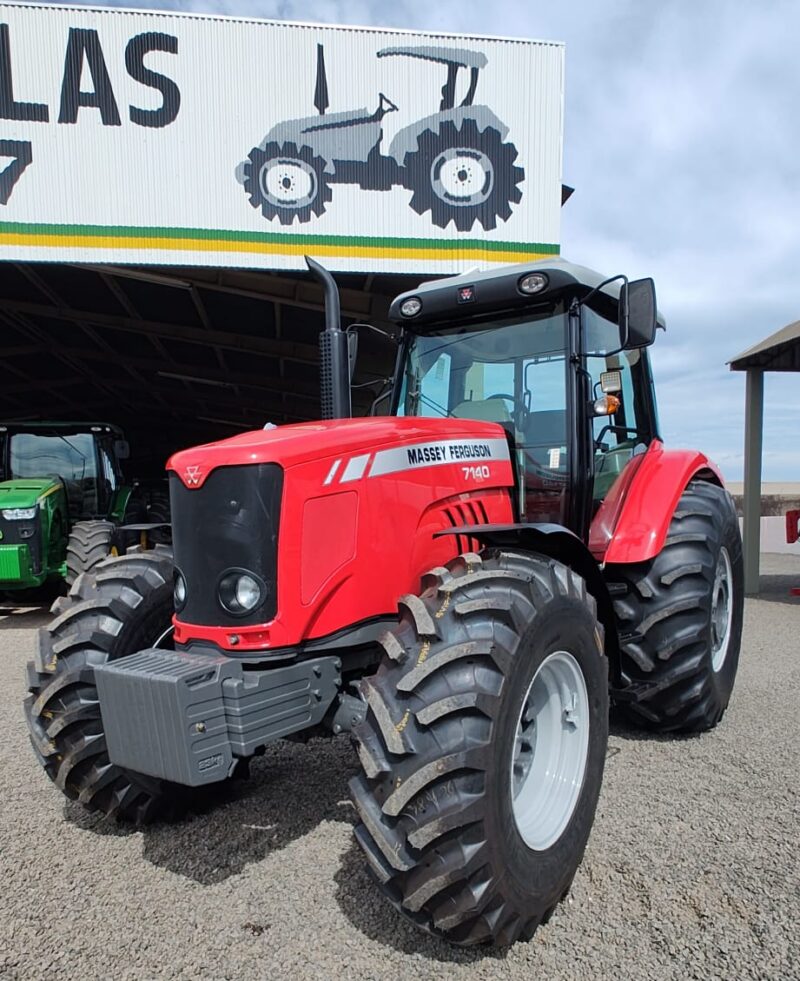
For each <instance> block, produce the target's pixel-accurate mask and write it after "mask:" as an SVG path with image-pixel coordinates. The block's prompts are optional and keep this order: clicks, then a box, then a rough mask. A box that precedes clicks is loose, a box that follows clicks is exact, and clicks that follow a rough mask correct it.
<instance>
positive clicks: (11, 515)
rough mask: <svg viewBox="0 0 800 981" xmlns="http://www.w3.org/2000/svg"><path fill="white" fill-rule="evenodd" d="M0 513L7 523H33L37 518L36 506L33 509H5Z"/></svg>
mask: <svg viewBox="0 0 800 981" xmlns="http://www.w3.org/2000/svg"><path fill="white" fill-rule="evenodd" d="M0 513H2V515H3V517H4V518H5V519H6V520H7V521H33V519H34V518H35V517H36V505H35V504H34V506H33V507H32V508H5V509H4V510H3V511H2V512H0Z"/></svg>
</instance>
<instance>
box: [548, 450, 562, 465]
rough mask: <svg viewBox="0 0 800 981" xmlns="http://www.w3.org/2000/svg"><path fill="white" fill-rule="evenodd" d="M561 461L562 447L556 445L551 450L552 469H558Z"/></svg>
mask: <svg viewBox="0 0 800 981" xmlns="http://www.w3.org/2000/svg"><path fill="white" fill-rule="evenodd" d="M560 463H561V449H560V447H558V446H556V447H554V448H553V449H552V450H550V469H551V470H557V469H558V465H559V464H560Z"/></svg>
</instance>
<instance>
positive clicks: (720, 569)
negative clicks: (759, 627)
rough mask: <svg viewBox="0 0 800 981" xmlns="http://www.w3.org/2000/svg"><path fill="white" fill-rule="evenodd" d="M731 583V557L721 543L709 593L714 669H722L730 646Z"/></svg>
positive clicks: (712, 662)
mask: <svg viewBox="0 0 800 981" xmlns="http://www.w3.org/2000/svg"><path fill="white" fill-rule="evenodd" d="M732 584H733V572H732V570H731V558H730V556H729V555H728V550H727V549H726V548H725V546H724V545H723V547H722V548H721V549H720V550H719V557H718V558H717V569H716V572H715V573H714V590H713V592H712V594H711V666H712V668H713V669H714V670H715V671H721V670H722V665H723V664H724V663H725V659H726V658H727V656H728V649H729V647H730V646H731V619H732V614H733V603H732V602H731V600H732V597H731V589H732Z"/></svg>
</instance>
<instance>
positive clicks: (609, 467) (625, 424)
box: [586, 351, 651, 502]
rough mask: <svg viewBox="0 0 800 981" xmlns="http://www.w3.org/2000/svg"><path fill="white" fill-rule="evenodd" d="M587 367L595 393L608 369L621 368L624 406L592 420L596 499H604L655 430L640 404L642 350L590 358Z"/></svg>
mask: <svg viewBox="0 0 800 981" xmlns="http://www.w3.org/2000/svg"><path fill="white" fill-rule="evenodd" d="M586 367H587V370H588V371H589V374H590V375H591V378H592V384H593V386H594V397H595V398H599V397H600V395H602V392H601V390H600V375H601V373H602V372H604V371H619V373H620V376H621V382H622V388H621V390H620V391H619V392H616V393H614V394H616V396H617V398H619V400H620V408H619V410H618V411H617V412H616V413H615V414H614V415H613V416H597V417H595V418H594V419H593V421H592V435H593V438H594V446H595V458H594V466H595V477H594V500H595V501H596V502H600V501H602V500H603V499H604V498H605V496H606V495H607V494H608V492H609V490H611V487H612V486H613V484H614V482H615V481H616V479H617V477H618V476H619V475H620V474H621V473H622V471H623V470H624V468H625V465H626V464H627V463H628V461H629V460H630V459H631V458H632V457H633V455H634V454H635V453H639V452H642V451H643V449H644V448H645V447H646V446H647V444H648V443H649V442H650V436H651V434H650V433H649V431H648V428H647V420H646V418H645V413H644V411H642V408H643V407H642V406H641V405H640V404H637V392H642V391H644V384H643V375H642V364H641V353H640V352H639V351H622V352H621V353H620V354H615V355H612V356H610V357H607V358H603V357H595V358H587V364H586Z"/></svg>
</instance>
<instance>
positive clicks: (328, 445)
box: [168, 418, 514, 653]
mask: <svg viewBox="0 0 800 981" xmlns="http://www.w3.org/2000/svg"><path fill="white" fill-rule="evenodd" d="M504 438H505V437H504V432H503V429H502V427H501V426H498V425H496V424H495V423H486V422H475V421H473V420H466V419H463V420H462V419H435V420H431V419H418V418H415V419H410V418H409V419H404V418H371V419H353V420H337V421H334V422H319V423H307V424H306V423H303V424H299V425H296V426H282V427H279V428H277V429H273V430H267V431H264V432H256V433H245V434H244V435H242V436H234V437H233V438H232V439H228V440H225V441H224V442H221V443H212V444H209V445H206V446H200V447H196V448H195V449H191V450H183V451H181V452H180V453H176V454H175V455H174V456H173V457H172V458H171V459H170V461H169V463H168V467H169V468H170V469H172V470H174V471H175V472H176V473H178V474H179V475H180V476H181V479H182V480H184V483H186V484H187V486H189V487H201V486H202V484H203V482H204V481H205V479H206V478H207V477H208V474H209V473H210V472H211V471H212V470H213V469H215V468H216V467H220V466H235V465H238V464H250V463H279V464H280V465H281V466H282V467H283V468H284V483H283V498H282V504H281V517H280V529H279V534H278V577H277V582H278V610H277V614H276V616H275V618H274V620H272V621H271V622H270V623H268V624H261V625H257V626H253V627H243V628H237V627H232V626H228V627H199V626H195V625H191V624H185V623H182V622H181V621H180V619H179V618H178V617H176V618H175V621H174V622H175V640H176V642H177V643H179V644H185V643H188V642H189V641H190V640H207V641H212V642H213V643H215V644H218V645H219V646H220V647H222V648H224V649H228V650H236V651H240V652H242V653H244V652H246V651H255V650H264V649H268V648H276V647H284V646H290V645H295V644H299V643H300V642H301V641H303V640H306V639H312V638H315V637H322V636H326V635H327V634H331V633H335V632H336V631H338V630H341V629H343V628H345V627H348V626H351V625H352V624H354V623H357V622H359V621H361V620H365V619H368V618H370V617H376V616H382V615H387V614H392V613H394V612H395V610H396V609H397V599H398V597H399V596H401V595H403V594H404V593H409V592H417V591H418V590H419V586H420V578H421V576H422V575H423V574H424V573H425V572H427V571H428V569H430V568H431V567H433V566H436V565H442V564H443V563H445V562H447V561H448V560H449V559H451V558H453V557H454V556H455V555H456V554H457V551H458V545H457V541H456V539H455V537H454V536H452V535H446V536H443V537H441V538H434V535H435V533H436V532H438V531H442V530H443V529H446V528H449V527H452V522H451V520H450V518H448V516H447V513H446V511H447V508H448V507H450V508H454V507H456V506H457V505H459V504H464V503H465V502H467V501H469V502H471V503H472V504H473V505H475V507H474V513H475V514H476V516H479V517H480V518H481V519H483V516H484V514H485V520H486V521H488V522H490V523H499V524H503V523H507V522H510V521H513V520H514V518H513V510H512V506H511V494H510V493H509V488H511V487H512V486H513V482H514V480H513V473H512V469H511V463H510V460H463V461H454V462H449V461H448V462H446V463H441V464H439V465H436V466H419V467H416V468H414V469H409V470H401V471H397V472H394V473H387V474H383V475H378V476H369V473H370V468H371V466H372V462H373V460H374V455H375V452H376V451H378V450H385V449H392V448H394V447H400V448H402V447H404V446H408V445H410V444H415V443H429V442H430V443H441V442H442V441H446V440H459V439H464V440H468V439H469V440H475V439H477V440H480V439H490V440H491V439H504ZM364 454H368V455H369V460H368V461H367V464H366V467H365V469H364V473H363V474H362V476H361V477H360V478H358V479H356V480H352V481H348V482H346V483H340V482H339V481H340V479H341V477H342V474H343V471H344V468H345V466H346V461H347V460H348V459H351V458H352V457H355V456H361V455H364ZM337 459H341V460H342V463H341V464H340V466H339V469H338V471H337V473H336V476H335V478H334V479H333V480H332V481H331V482H330V483H329V484H327V485H326V484H325V480H326V478H327V477H328V476H329V474H330V472H331V468H332V466H333V464H334V462H335V461H336V460H337ZM471 464H478V465H479V467H480V468H484V467H485V468H488V476H486V475H485V474H482V476H481V477H480V479H478V478H476V476H475V475H474V473H473V474H472V475H470V469H473V470H474V469H475V468H474V467H472V468H471ZM187 468H192V470H191V473H192V474H193V475H195V479H197V481H198V482H197V483H196V484H194V483H189V482H188V481H187V478H186V476H185V475H186V473H187ZM196 468H199V473H198V471H197V469H196ZM345 497H346V498H347V500H348V502H349V503H347V504H343V503H342V500H343V498H345ZM310 502H314V503H313V504H312V505H311V507H310V510H308V509H307V508H308V505H309V503H310ZM354 515H357V520H355V523H354V520H353V516H354ZM311 564H314V565H315V566H316V568H313V569H312V568H310V565H311ZM304 600H305V602H304ZM231 636H236V637H237V638H238V641H237V642H236V643H232V642H231Z"/></svg>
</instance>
